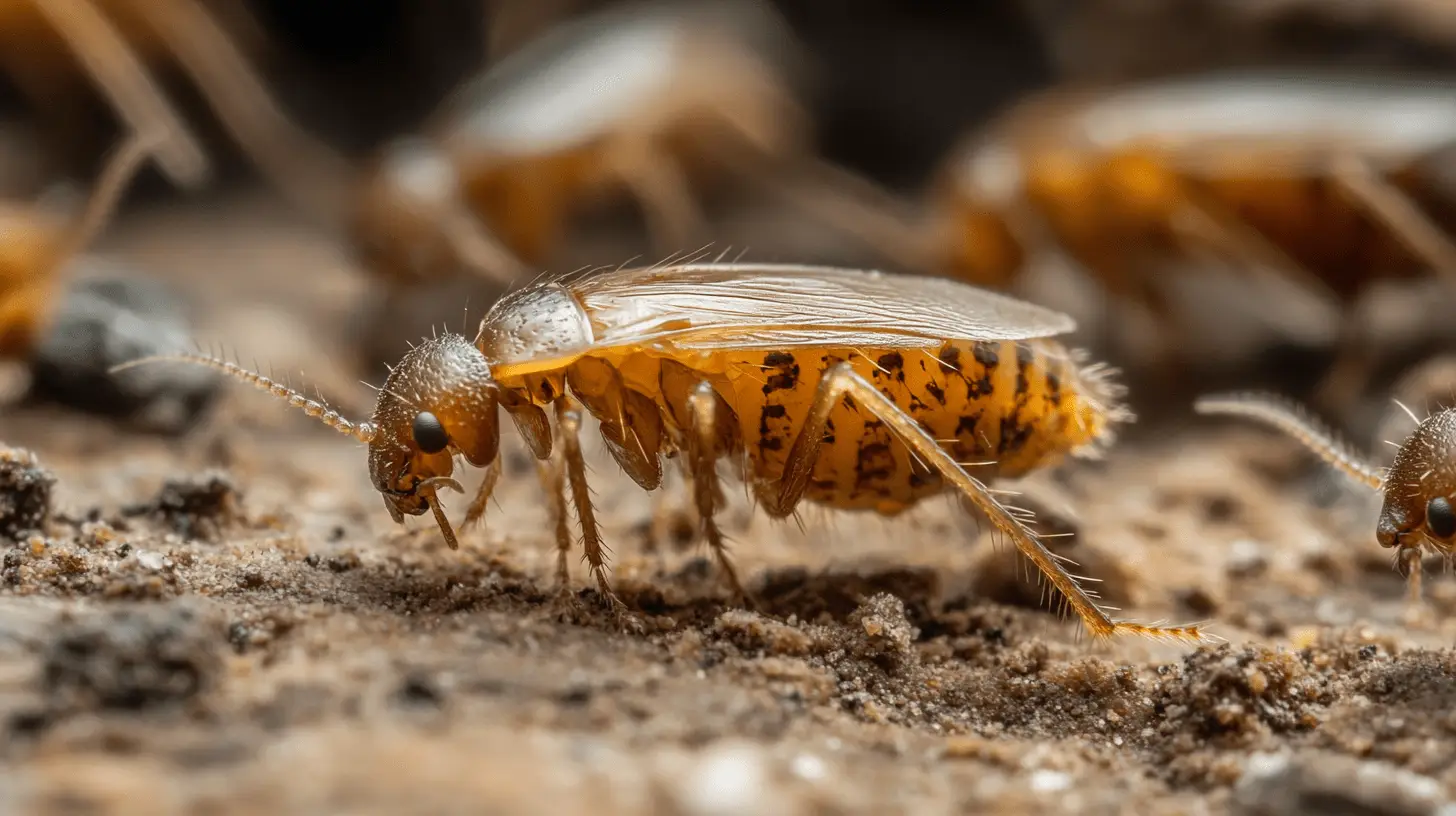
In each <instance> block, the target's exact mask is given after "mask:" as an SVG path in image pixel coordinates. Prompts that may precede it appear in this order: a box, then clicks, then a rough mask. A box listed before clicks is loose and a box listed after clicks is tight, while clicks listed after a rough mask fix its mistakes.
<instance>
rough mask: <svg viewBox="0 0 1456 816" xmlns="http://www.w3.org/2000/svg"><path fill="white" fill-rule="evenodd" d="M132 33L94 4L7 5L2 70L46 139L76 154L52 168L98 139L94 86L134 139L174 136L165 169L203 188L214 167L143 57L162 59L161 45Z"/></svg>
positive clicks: (0, 33)
mask: <svg viewBox="0 0 1456 816" xmlns="http://www.w3.org/2000/svg"><path fill="white" fill-rule="evenodd" d="M127 33H128V34H132V35H133V36H132V37H130V38H129V37H128V36H127V35H126V34H123V32H122V30H121V29H120V27H119V26H118V24H117V23H116V22H114V21H113V20H112V19H111V18H110V17H108V16H107V15H106V14H103V13H102V11H101V10H100V8H98V6H97V4H96V3H94V2H91V0H0V67H3V69H4V70H5V72H6V74H7V75H8V76H9V77H10V79H11V80H12V81H13V82H14V83H15V85H16V87H17V88H18V89H19V90H20V91H21V92H22V93H23V94H24V95H25V96H26V98H28V99H29V101H30V103H31V107H32V108H33V111H34V114H35V115H36V116H37V117H38V118H40V119H42V120H43V121H44V122H45V124H44V126H43V127H42V130H43V131H44V132H45V135H46V138H47V139H48V140H49V141H50V143H51V144H53V145H60V146H62V147H61V149H60V151H59V152H60V153H63V154H69V155H65V156H64V157H62V156H50V157H48V158H50V159H51V160H52V161H57V160H62V161H64V160H69V159H71V158H74V155H76V153H79V152H82V145H80V144H77V142H78V140H88V139H89V138H90V136H89V134H90V132H91V131H92V130H93V128H91V127H88V124H89V121H88V119H87V117H86V115H85V108H86V105H87V104H88V103H89V101H90V97H89V95H88V94H87V93H86V92H85V90H84V88H83V86H84V85H85V84H87V83H88V82H89V83H94V84H95V86H96V87H97V89H99V90H100V91H101V92H102V94H103V95H104V96H105V97H106V99H107V101H108V102H109V103H110V105H111V107H112V108H113V109H114V111H115V113H116V115H117V117H118V118H119V119H120V120H121V121H122V123H123V125H124V126H125V127H126V128H128V129H129V130H130V131H131V132H133V133H154V134H166V135H167V138H166V140H165V141H164V142H162V143H159V144H158V145H157V150H156V156H157V166H158V167H159V168H160V169H161V170H162V172H164V173H165V174H166V175H167V177H168V179H169V180H170V181H171V182H172V183H174V184H176V185H178V186H179V187H182V188H184V189H189V190H195V189H198V188H199V187H201V186H202V185H203V184H204V183H206V182H207V181H208V180H209V179H210V178H211V175H212V166H211V162H210V161H209V159H208V157H207V155H206V153H205V152H204V151H203V149H202V146H201V144H200V142H199V140H198V138H197V136H196V135H195V134H194V133H193V132H192V130H191V128H189V127H188V126H187V125H186V124H185V123H184V121H183V119H182V117H181V116H180V115H179V114H178V112H177V111H176V109H175V108H174V107H173V105H172V103H171V102H170V101H169V100H168V99H167V97H166V95H165V94H164V93H163V91H162V89H161V87H160V86H159V85H158V83H157V82H156V80H155V78H154V77H153V76H152V75H151V73H150V72H149V71H148V69H147V66H146V65H145V63H144V61H143V58H142V57H141V56H140V55H139V51H141V52H144V53H147V55H148V56H154V52H153V51H152V49H156V48H159V47H160V43H158V42H157V41H156V40H154V39H149V38H143V37H141V36H139V35H140V32H138V31H136V30H131V31H128V32H127Z"/></svg>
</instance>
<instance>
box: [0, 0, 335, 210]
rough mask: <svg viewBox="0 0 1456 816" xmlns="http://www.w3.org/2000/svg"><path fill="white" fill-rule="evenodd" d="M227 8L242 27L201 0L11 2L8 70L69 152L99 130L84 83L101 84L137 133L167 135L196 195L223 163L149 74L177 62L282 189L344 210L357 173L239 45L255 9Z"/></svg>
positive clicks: (165, 165)
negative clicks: (303, 121) (281, 99)
mask: <svg viewBox="0 0 1456 816" xmlns="http://www.w3.org/2000/svg"><path fill="white" fill-rule="evenodd" d="M220 10H222V11H225V12H226V13H227V15H228V19H229V22H230V25H228V26H224V25H223V24H222V23H220V22H219V21H218V19H217V17H216V15H215V13H214V12H212V11H209V10H208V9H207V8H206V7H205V6H204V4H203V3H202V2H200V1H199V0H0V64H3V66H4V68H5V70H6V72H7V73H8V74H10V75H11V76H12V77H13V78H14V80H15V82H16V84H17V85H18V86H19V87H20V88H21V89H22V90H23V91H24V92H25V93H26V95H27V96H28V97H29V98H30V99H31V101H32V103H33V106H34V107H35V109H36V111H37V114H38V115H39V116H41V117H43V118H49V119H51V120H53V122H54V124H53V126H52V129H53V130H54V131H55V137H56V138H57V139H58V140H60V142H59V143H60V144H67V143H68V141H69V140H72V139H73V138H75V136H76V135H77V134H83V135H84V134H87V133H90V132H92V131H93V130H94V129H93V128H90V127H87V126H86V121H85V115H84V113H83V110H84V105H85V104H86V100H87V94H86V93H85V92H84V90H83V89H82V86H83V85H84V84H85V83H86V82H87V81H90V82H93V83H95V84H96V85H97V86H98V87H99V88H101V89H102V90H103V91H104V93H105V95H106V96H107V98H108V100H109V101H110V103H111V105H112V106H113V107H114V108H115V109H116V111H117V113H118V115H119V116H120V118H121V119H122V120H123V121H124V123H125V124H126V125H127V126H128V127H129V129H130V130H132V131H134V132H136V133H157V134H166V136H167V140H166V141H165V142H164V143H161V144H159V145H158V156H157V163H158V166H159V167H160V168H162V170H163V171H164V172H165V173H166V174H167V176H168V178H169V180H171V181H172V182H173V183H175V184H177V185H178V186H180V187H182V188H184V189H188V190H195V189H198V188H200V187H201V186H203V185H204V184H206V183H208V182H209V181H210V180H211V177H212V175H213V170H212V167H211V162H210V161H209V159H208V157H207V156H206V154H205V153H204V151H203V149H202V147H201V145H200V142H199V140H198V138H197V137H196V135H195V134H194V133H193V132H192V130H191V129H190V128H189V127H188V126H187V125H186V124H185V123H184V122H183V121H182V118H181V116H180V115H179V114H178V113H177V111H176V109H175V108H174V106H173V105H172V104H171V103H170V102H169V101H168V100H167V99H166V97H165V95H164V94H163V91H162V90H161V87H160V84H159V83H158V82H157V80H156V79H155V78H154V76H153V75H152V74H151V73H150V72H149V65H148V63H151V66H150V67H152V68H153V69H155V68H157V67H161V66H160V64H161V63H164V61H165V60H169V59H170V60H175V62H176V64H178V65H180V67H181V68H182V69H183V71H184V72H185V73H186V75H187V76H188V77H189V78H190V79H191V80H192V81H193V82H194V83H195V84H196V85H197V86H198V88H199V89H200V90H201V91H202V96H203V97H204V99H205V100H206V101H207V103H208V104H209V105H210V106H211V107H212V109H213V111H214V112H215V113H216V115H217V116H218V119H219V121H220V122H221V123H222V125H223V126H224V127H225V128H226V129H227V131H228V132H229V133H230V135H231V136H232V137H233V138H234V139H235V141H236V142H237V145H238V146H239V147H240V148H241V149H242V150H243V152H244V153H245V154H246V155H247V156H248V157H249V158H250V159H251V160H252V161H253V162H254V164H255V165H256V166H257V167H258V168H259V169H260V170H261V171H262V172H263V173H264V174H265V176H267V177H268V179H269V180H270V182H271V183H273V184H274V185H276V187H277V188H278V189H279V190H280V191H281V192H283V193H284V194H286V195H288V196H289V197H290V198H291V199H292V201H293V202H294V203H295V204H297V205H298V206H300V207H302V208H304V209H305V211H306V212H308V213H309V214H318V215H322V216H328V215H330V214H333V213H337V212H338V211H340V210H341V209H342V207H343V204H342V201H341V200H339V199H337V198H335V197H333V196H337V195H338V193H339V187H340V184H341V180H342V179H344V178H346V177H347V173H348V168H347V166H346V165H344V163H343V162H342V161H341V160H340V159H339V158H337V157H336V156H334V155H333V154H332V152H331V151H329V150H328V149H327V148H325V147H324V146H322V145H321V144H319V143H318V142H317V141H315V140H314V139H313V138H312V137H311V136H310V135H309V134H307V133H305V132H304V131H303V130H301V129H300V128H298V127H296V126H295V125H294V124H293V122H291V121H290V119H289V118H288V117H287V116H286V115H285V114H284V113H283V112H282V111H281V110H280V109H279V107H278V105H277V104H276V102H275V101H274V100H273V98H272V95H271V93H270V91H269V90H268V88H267V87H266V86H265V84H264V83H263V81H262V80H261V79H260V77H259V75H258V72H257V71H256V69H255V68H254V67H253V65H252V64H251V62H250V61H249V57H248V55H247V54H246V53H245V49H244V47H242V46H239V45H238V44H237V43H236V42H235V39H237V38H238V37H239V36H240V34H239V31H240V30H241V31H247V30H251V28H252V27H251V25H249V24H250V23H251V21H250V20H248V19H247V18H246V16H245V15H244V13H243V12H244V9H243V8H242V7H241V6H232V5H229V4H223V7H222V8H221V9H220ZM247 39H248V40H249V48H251V50H260V49H261V44H260V42H259V40H260V39H261V38H260V37H259V36H257V35H256V34H254V35H251V36H248V37H247ZM320 180H322V183H320ZM325 196H329V197H325Z"/></svg>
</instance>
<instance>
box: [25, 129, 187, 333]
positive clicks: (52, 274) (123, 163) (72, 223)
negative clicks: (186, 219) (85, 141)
mask: <svg viewBox="0 0 1456 816" xmlns="http://www.w3.org/2000/svg"><path fill="white" fill-rule="evenodd" d="M159 141H160V140H159V139H156V138H154V137H142V136H132V137H131V138H129V139H128V140H127V141H125V142H124V143H123V144H122V145H121V146H120V147H119V148H118V149H117V150H116V151H115V153H114V154H113V155H112V156H111V157H110V158H109V159H108V160H107V162H106V164H105V166H104V168H103V170H102V172H101V175H100V177H99V178H98V179H97V180H96V182H95V183H94V185H93V186H92V189H91V193H90V196H89V197H88V200H87V201H86V203H85V206H84V207H83V208H82V209H81V210H80V212H78V213H75V214H68V215H62V214H60V213H57V212H54V211H50V210H48V209H46V208H43V207H40V206H38V205H36V204H34V203H32V202H4V203H0V236H4V240H3V241H0V359H4V360H12V361H13V360H25V359H27V358H28V357H29V356H30V354H31V352H32V351H33V350H34V348H35V346H36V344H37V343H38V342H39V341H40V338H41V336H42V335H43V334H44V332H45V330H46V328H47V326H48V325H49V322H50V320H51V319H52V317H53V316H54V314H55V312H56V310H57V309H58V308H59V301H60V300H61V292H62V289H63V286H62V273H63V272H64V270H65V268H66V266H67V264H68V263H69V262H70V261H71V260H72V259H73V258H74V257H75V255H76V254H77V253H79V252H81V251H83V250H84V249H85V248H86V247H87V246H88V245H89V244H90V243H91V241H92V240H93V239H94V238H95V236H96V234H97V233H98V232H99V231H100V230H101V229H102V228H103V227H104V226H106V224H107V222H108V221H109V220H110V218H111V215H112V213H113V212H114V211H115V209H116V204H117V201H118V200H119V199H120V198H121V196H122V194H123V193H124V192H125V191H126V188H127V185H128V184H129V183H130V182H131V180H132V179H133V178H134V177H135V175H136V172H137V170H138V168H140V167H141V165H142V162H143V161H144V160H145V159H146V158H147V157H148V156H149V155H151V151H152V150H153V149H154V148H155V145H156V144H157V143H158V142H159Z"/></svg>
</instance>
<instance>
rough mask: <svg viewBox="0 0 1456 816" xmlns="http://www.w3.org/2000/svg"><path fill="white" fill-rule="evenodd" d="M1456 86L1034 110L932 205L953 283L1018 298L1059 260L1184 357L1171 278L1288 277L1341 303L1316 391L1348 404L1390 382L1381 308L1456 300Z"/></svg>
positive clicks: (1159, 99)
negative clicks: (1188, 272)
mask: <svg viewBox="0 0 1456 816" xmlns="http://www.w3.org/2000/svg"><path fill="white" fill-rule="evenodd" d="M1452 146H1456V84H1453V83H1452V82H1450V81H1447V80H1439V79H1428V78H1419V77H1410V76H1404V77H1402V76H1386V77H1380V76H1375V77H1356V76H1353V75H1351V76H1343V75H1337V74H1332V73H1317V72H1302V73H1301V72H1286V73H1226V74H1214V75H1205V76H1200V77H1194V78H1183V79H1174V80H1166V81H1162V82H1153V83H1145V84H1137V85H1130V86H1127V87H1121V88H1103V89H1082V90H1078V89H1067V90H1061V91H1053V92H1048V93H1046V94H1043V95H1039V96H1037V97H1034V98H1032V99H1030V100H1028V101H1026V102H1024V103H1022V104H1020V105H1018V106H1016V107H1013V108H1012V109H1011V110H1009V111H1008V112H1007V113H1005V115H1003V116H1002V117H1000V118H999V119H998V120H997V121H996V122H994V123H993V124H992V125H991V126H989V127H988V128H986V129H984V130H982V131H980V132H978V133H977V135H976V136H975V138H974V139H972V140H970V141H969V142H968V143H967V144H966V145H965V146H964V147H963V148H962V149H960V150H958V151H956V152H955V153H954V154H953V156H952V157H951V158H950V159H949V160H948V161H947V162H946V165H945V167H944V168H943V169H942V172H941V174H940V177H939V179H938V180H937V182H936V185H935V189H934V191H933V193H932V194H931V201H932V207H933V209H934V210H935V215H934V216H933V219H932V221H933V224H932V226H931V227H929V229H930V230H931V231H932V232H933V234H934V235H935V236H936V237H935V238H934V242H935V243H936V245H937V246H939V247H940V248H941V259H940V260H939V261H938V262H937V263H938V264H939V265H940V267H941V268H942V269H945V270H946V271H948V272H949V273H951V274H953V275H956V276H958V277H961V278H963V279H965V280H968V281H971V282H975V283H980V284H983V285H989V286H994V287H1006V286H1010V285H1012V284H1013V283H1014V282H1016V280H1017V279H1018V277H1019V276H1020V275H1021V273H1022V272H1023V271H1024V270H1025V269H1026V268H1027V263H1028V261H1029V260H1030V259H1031V257H1032V256H1033V254H1034V253H1035V252H1036V251H1038V250H1040V249H1042V248H1045V247H1057V248H1060V249H1061V250H1063V251H1064V252H1065V253H1066V254H1067V255H1068V256H1069V257H1070V258H1071V259H1073V260H1074V261H1075V262H1077V263H1078V264H1079V265H1080V266H1081V267H1082V268H1083V269H1085V271H1086V272H1087V273H1088V274H1089V275H1090V276H1091V277H1093V278H1095V279H1096V280H1097V281H1099V282H1100V283H1101V284H1102V285H1103V286H1105V287H1106V289H1107V291H1108V292H1109V293H1110V294H1111V295H1113V296H1115V297H1118V298H1122V299H1124V300H1126V301H1129V302H1131V303H1133V304H1135V305H1138V306H1140V307H1142V308H1144V309H1146V310H1147V312H1148V313H1149V314H1150V315H1151V316H1152V317H1153V318H1154V319H1155V320H1157V322H1158V323H1159V325H1160V327H1161V329H1162V334H1163V335H1164V336H1165V337H1166V338H1167V340H1168V343H1169V345H1170V350H1169V354H1170V358H1171V359H1172V360H1174V361H1176V360H1178V359H1181V358H1182V356H1183V351H1182V349H1183V347H1184V346H1185V345H1186V335H1183V334H1182V333H1181V328H1180V327H1181V325H1182V321H1180V320H1179V317H1178V316H1177V315H1175V314H1174V313H1173V312H1174V310H1173V308H1172V306H1171V303H1170V302H1169V300H1168V297H1167V292H1166V291H1165V290H1164V286H1163V285H1164V284H1165V281H1160V280H1159V279H1158V278H1159V276H1160V275H1164V276H1165V275H1166V274H1168V272H1169V271H1170V268H1171V264H1174V263H1176V262H1177V261H1179V260H1180V259H1186V258H1188V257H1190V256H1193V255H1197V254H1202V255H1204V256H1205V257H1208V256H1211V257H1216V258H1219V259H1222V260H1224V261H1226V262H1231V264H1232V265H1233V266H1234V267H1236V268H1238V269H1241V270H1254V269H1257V270H1259V271H1269V272H1273V273H1276V274H1280V275H1283V276H1285V277H1286V278H1287V279H1289V280H1292V281H1294V282H1296V283H1297V284H1300V285H1302V286H1306V287H1310V288H1311V289H1312V290H1313V291H1314V292H1315V293H1316V294H1324V295H1326V296H1327V297H1329V298H1330V299H1331V300H1333V301H1334V302H1335V303H1337V304H1338V306H1339V309H1340V315H1341V323H1340V328H1339V333H1338V340H1337V349H1336V357H1335V362H1334V363H1333V365H1332V367H1331V368H1330V370H1329V371H1328V372H1327V373H1326V375H1325V376H1324V378H1323V380H1322V382H1321V384H1320V385H1319V387H1318V388H1317V390H1316V397H1315V400H1316V402H1317V403H1319V404H1321V405H1326V406H1331V407H1334V406H1339V405H1341V404H1343V403H1344V402H1346V401H1347V400H1348V399H1349V398H1350V397H1351V396H1353V394H1354V393H1356V392H1357V391H1358V390H1359V389H1360V387H1361V386H1362V385H1363V384H1364V383H1365V381H1366V379H1367V378H1368V376H1369V374H1370V370H1369V369H1370V347H1371V343H1372V338H1371V337H1370V336H1369V335H1370V331H1369V328H1368V325H1367V324H1368V318H1367V316H1365V315H1362V314H1361V313H1360V306H1361V305H1362V304H1363V302H1364V299H1365V296H1366V294H1367V293H1368V292H1369V290H1370V289H1371V287H1372V286H1373V285H1374V284H1376V283H1377V282H1379V281H1381V280H1398V279H1414V278H1418V277H1423V276H1429V275H1431V274H1432V273H1435V274H1439V275H1441V276H1443V277H1444V278H1445V279H1447V280H1450V281H1451V282H1452V283H1453V284H1456V247H1453V245H1452V243H1451V240H1450V238H1449V237H1448V236H1447V235H1446V234H1445V232H1444V231H1443V229H1442V227H1444V226H1446V225H1450V224H1453V223H1456V220H1453V217H1456V211H1453V209H1452V203H1453V198H1452V197H1451V193H1452V191H1453V190H1456V187H1452V182H1453V181H1456V178H1453V177H1452V176H1451V173H1452V168H1451V166H1448V165H1450V162H1449V160H1448V157H1449V156H1451V155H1453V154H1452V153H1450V152H1449V148H1451V147H1452Z"/></svg>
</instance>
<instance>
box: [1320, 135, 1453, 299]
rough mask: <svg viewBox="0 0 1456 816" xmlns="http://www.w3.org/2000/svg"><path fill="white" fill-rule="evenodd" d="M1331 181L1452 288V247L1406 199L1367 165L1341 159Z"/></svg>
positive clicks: (1406, 197)
mask: <svg viewBox="0 0 1456 816" xmlns="http://www.w3.org/2000/svg"><path fill="white" fill-rule="evenodd" d="M1331 170H1332V171H1333V173H1334V177H1335V180H1336V181H1337V182H1339V184H1340V186H1341V188H1342V189H1343V190H1344V191H1345V192H1346V193H1347V194H1349V196H1350V197H1351V198H1352V199H1353V200H1354V202H1355V203H1356V204H1357V205H1359V206H1361V207H1362V208H1364V209H1365V211H1366V212H1367V213H1369V214H1370V215H1371V216H1373V217H1374V218H1375V219H1376V220H1378V221H1380V223H1381V224H1383V225H1384V226H1385V228H1386V229H1388V230H1390V233H1391V235H1393V236H1395V237H1396V238H1397V239H1399V240H1400V242H1401V243H1403V244H1405V246H1406V249H1408V250H1410V251H1411V252H1412V253H1413V254H1414V255H1415V256H1416V257H1418V258H1420V259H1421V260H1422V261H1424V262H1426V263H1428V264H1430V265H1431V268H1432V269H1433V270H1434V271H1435V272H1436V274H1438V275H1440V276H1441V277H1443V278H1444V279H1446V280H1447V281H1448V282H1450V283H1452V284H1453V285H1456V244H1453V243H1452V242H1451V238H1450V236H1448V235H1447V234H1446V233H1445V232H1444V231H1443V230H1442V229H1441V228H1440V227H1439V226H1437V225H1436V224H1435V223H1434V222H1433V221H1431V219H1430V218H1429V217H1427V215H1426V214H1425V213H1424V212H1422V211H1421V209H1420V207H1418V206H1416V203H1415V202H1414V201H1412V200H1411V198H1410V196H1408V195H1406V193H1405V192H1404V191H1403V190H1401V189H1400V188H1399V187H1397V186H1395V185H1394V184H1391V183H1390V182H1389V181H1388V180H1387V179H1386V178H1385V177H1384V176H1383V175H1381V173H1380V172H1379V171H1378V170H1377V169H1376V168H1374V167H1372V166H1371V165H1370V163H1369V162H1367V161H1365V160H1363V159H1361V158H1359V157H1356V156H1343V157H1341V158H1339V159H1337V160H1336V161H1335V162H1334V164H1333V165H1332V168H1331Z"/></svg>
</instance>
